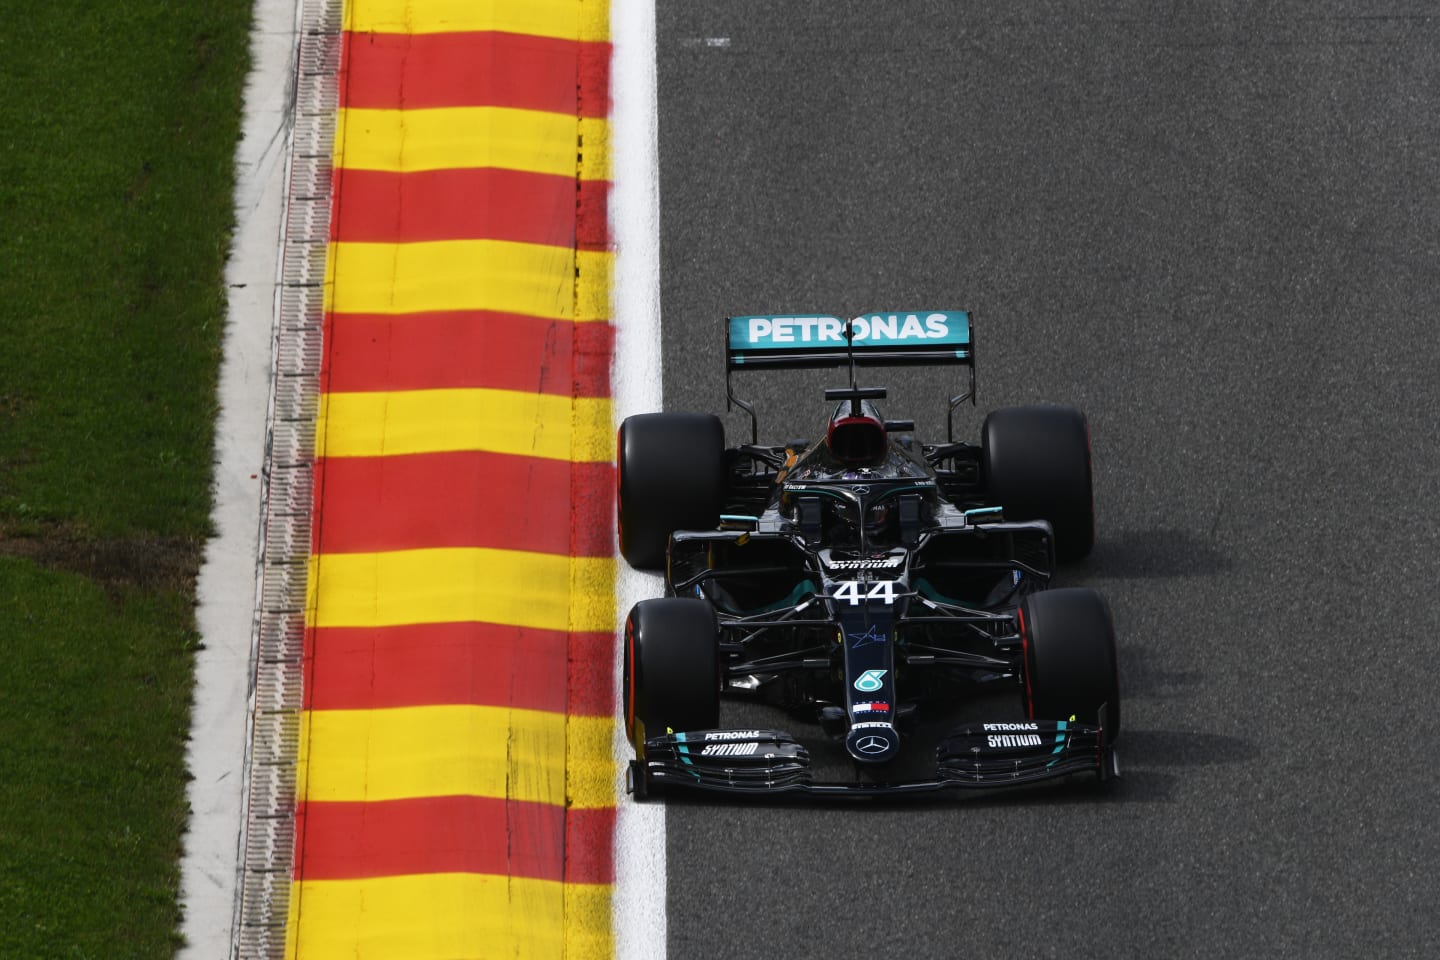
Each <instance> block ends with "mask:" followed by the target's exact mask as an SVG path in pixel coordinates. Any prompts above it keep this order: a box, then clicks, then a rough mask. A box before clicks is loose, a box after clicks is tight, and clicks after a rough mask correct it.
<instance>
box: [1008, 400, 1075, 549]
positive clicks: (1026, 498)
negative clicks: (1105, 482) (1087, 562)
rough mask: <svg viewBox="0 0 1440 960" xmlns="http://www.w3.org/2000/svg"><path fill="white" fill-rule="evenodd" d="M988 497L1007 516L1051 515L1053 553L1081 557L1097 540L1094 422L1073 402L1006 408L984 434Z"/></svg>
mask: <svg viewBox="0 0 1440 960" xmlns="http://www.w3.org/2000/svg"><path fill="white" fill-rule="evenodd" d="M981 448H982V466H981V469H982V472H983V474H984V478H985V489H986V495H987V498H988V499H989V501H990V502H991V503H994V504H997V505H999V506H1001V507H1003V508H1004V510H1005V519H1007V520H1048V521H1050V526H1051V527H1053V528H1054V529H1055V556H1056V558H1057V559H1059V560H1061V561H1072V560H1080V559H1082V558H1084V557H1085V556H1087V555H1089V553H1090V549H1091V548H1092V547H1093V546H1094V545H1095V505H1094V487H1093V484H1092V483H1091V478H1090V426H1089V424H1088V423H1087V421H1086V419H1085V414H1083V413H1081V412H1080V411H1079V410H1076V409H1075V408H1074V407H1006V408H1004V409H1001V410H996V411H993V412H992V413H991V414H990V415H989V416H988V417H986V418H985V426H984V428H983V430H982V434H981Z"/></svg>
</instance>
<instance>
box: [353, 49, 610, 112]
mask: <svg viewBox="0 0 1440 960" xmlns="http://www.w3.org/2000/svg"><path fill="white" fill-rule="evenodd" d="M341 62H342V63H343V64H345V70H344V77H343V78H342V80H341V87H340V90H341V94H340V96H341V99H342V103H341V105H342V106H345V107H366V108H371V109H379V110H401V109H405V110H417V109H424V108H427V107H470V106H497V107H515V108H519V109H523V110H545V111H549V112H552V113H566V114H570V115H571V116H581V117H604V116H606V115H607V114H608V112H609V104H610V44H608V43H598V42H596V43H579V42H576V41H573V40H560V39H554V38H550V37H534V36H526V35H521V34H513V33H478V32H477V33H431V34H403V33H347V34H346V35H345V49H344V53H343V59H342V61H341Z"/></svg>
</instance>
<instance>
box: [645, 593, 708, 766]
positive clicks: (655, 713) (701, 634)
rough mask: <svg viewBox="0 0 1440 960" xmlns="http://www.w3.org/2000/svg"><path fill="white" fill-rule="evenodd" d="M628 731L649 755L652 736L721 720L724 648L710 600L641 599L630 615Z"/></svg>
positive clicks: (705, 728) (701, 728)
mask: <svg viewBox="0 0 1440 960" xmlns="http://www.w3.org/2000/svg"><path fill="white" fill-rule="evenodd" d="M622 690H623V692H624V696H625V703H624V708H625V735H626V736H627V737H629V738H630V743H631V745H632V746H634V747H635V754H636V756H641V757H643V756H644V752H645V740H646V738H647V737H656V736H661V735H663V734H664V733H665V732H666V731H667V730H675V731H685V730H713V729H714V728H715V727H717V726H719V725H720V647H719V628H718V626H717V625H716V622H715V610H714V608H713V607H711V606H710V604H709V603H708V602H707V601H704V600H691V599H683V598H677V597H669V598H663V599H656V600H641V601H640V602H639V603H637V604H635V606H634V607H632V608H631V610H630V616H628V617H627V618H626V619H625V668H624V680H623V686H622Z"/></svg>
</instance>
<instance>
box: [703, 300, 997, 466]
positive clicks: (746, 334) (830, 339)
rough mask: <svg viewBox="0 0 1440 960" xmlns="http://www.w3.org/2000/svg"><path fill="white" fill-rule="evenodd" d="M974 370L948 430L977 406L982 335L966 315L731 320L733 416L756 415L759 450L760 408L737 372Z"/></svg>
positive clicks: (728, 363)
mask: <svg viewBox="0 0 1440 960" xmlns="http://www.w3.org/2000/svg"><path fill="white" fill-rule="evenodd" d="M951 364H958V365H961V366H965V367H968V368H969V370H970V373H969V387H968V389H967V390H965V392H963V393H961V394H959V395H958V396H953V397H951V398H950V406H949V413H948V416H947V418H946V421H947V424H950V425H951V430H950V433H951V439H952V440H953V432H954V431H953V419H954V414H955V409H956V408H957V407H958V406H960V404H962V403H964V402H965V401H966V400H969V401H970V402H971V403H974V402H975V330H974V322H973V320H972V319H971V316H970V314H969V313H968V312H966V311H964V310H910V311H897V312H886V313H866V314H862V315H861V316H858V317H853V318H851V319H849V320H842V319H840V318H839V317H831V316H821V315H818V314H806V315H802V316H775V315H766V316H748V317H727V318H726V320H725V397H726V402H727V409H729V408H731V407H739V408H740V409H742V410H744V411H745V412H746V413H747V414H749V415H750V424H751V442H752V443H755V442H758V439H757V438H758V434H759V423H758V421H757V419H756V416H755V408H754V407H753V406H752V405H751V404H750V403H748V402H747V401H744V400H741V399H740V398H739V397H737V396H735V391H734V388H733V386H732V384H731V379H730V375H731V374H732V373H734V372H735V371H737V370H799V369H816V368H821V369H823V368H838V367H849V368H850V386H851V389H855V388H856V386H857V384H856V380H855V371H856V368H857V367H862V366H876V367H878V366H887V367H898V366H911V365H925V366H945V365H951Z"/></svg>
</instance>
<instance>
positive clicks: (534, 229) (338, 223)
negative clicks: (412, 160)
mask: <svg viewBox="0 0 1440 960" xmlns="http://www.w3.org/2000/svg"><path fill="white" fill-rule="evenodd" d="M342 190H343V191H344V197H345V203H344V205H343V206H339V207H337V208H336V211H335V215H334V216H333V217H332V218H331V222H330V238H331V239H332V240H343V241H349V242H366V243H406V242H413V241H421V240H511V241H514V242H516V243H540V244H546V245H548V246H552V247H570V246H573V245H574V243H575V222H576V210H577V200H576V187H575V178H574V177H561V176H555V175H553V174H544V173H531V172H527V171H522V170H500V169H496V168H493V167H473V168H464V169H459V170H417V171H415V172H413V173H397V172H395V171H388V170H351V169H349V168H346V167H341V168H339V169H337V170H336V171H335V192H336V193H337V194H339V193H340V192H341V191H342Z"/></svg>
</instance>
